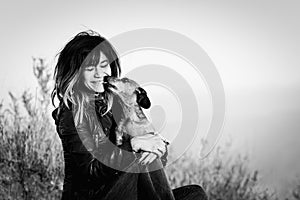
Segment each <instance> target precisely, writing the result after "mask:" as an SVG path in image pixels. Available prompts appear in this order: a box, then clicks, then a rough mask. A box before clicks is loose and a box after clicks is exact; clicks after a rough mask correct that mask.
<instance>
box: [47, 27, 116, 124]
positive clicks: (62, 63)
mask: <svg viewBox="0 0 300 200" xmlns="http://www.w3.org/2000/svg"><path fill="white" fill-rule="evenodd" d="M100 51H101V52H102V53H103V54H105V56H106V57H107V59H108V61H109V64H110V68H111V76H113V77H119V76H120V74H121V68H120V63H119V58H118V55H117V53H116V51H115V49H114V48H113V46H112V45H111V44H110V43H109V42H108V40H106V39H105V38H104V37H102V36H100V35H99V34H98V33H96V32H94V31H91V30H90V31H84V32H80V33H78V34H77V35H76V36H75V37H74V38H73V39H71V40H70V41H69V42H68V43H67V44H66V46H65V47H64V48H63V49H62V51H61V52H60V53H59V54H58V55H59V57H58V61H57V64H56V66H55V71H54V79H55V86H54V89H53V91H52V93H51V99H52V104H53V105H54V106H55V104H54V98H55V96H57V98H58V100H59V101H60V102H63V103H64V104H65V105H66V106H67V107H68V108H69V103H68V102H71V103H72V104H74V105H77V108H78V109H77V111H76V113H75V122H76V124H77V123H78V122H80V121H81V119H82V115H83V107H84V106H85V105H84V103H88V102H89V99H88V95H87V93H86V91H85V90H83V88H84V86H83V84H82V77H81V74H82V71H83V68H84V66H86V65H97V64H98V62H99V59H100ZM111 104H112V96H111V95H109V96H108V109H107V111H108V110H109V109H110V108H111Z"/></svg>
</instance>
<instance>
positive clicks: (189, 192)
mask: <svg viewBox="0 0 300 200" xmlns="http://www.w3.org/2000/svg"><path fill="white" fill-rule="evenodd" d="M173 194H174V197H175V199H176V200H207V199H208V198H207V195H206V194H205V192H204V190H203V189H202V187H201V186H199V185H186V186H182V187H179V188H175V189H173Z"/></svg>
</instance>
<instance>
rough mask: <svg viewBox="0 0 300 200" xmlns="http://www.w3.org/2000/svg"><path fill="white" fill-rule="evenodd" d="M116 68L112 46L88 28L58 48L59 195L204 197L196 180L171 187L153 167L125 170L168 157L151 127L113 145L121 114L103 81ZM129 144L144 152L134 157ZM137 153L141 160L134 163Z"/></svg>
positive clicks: (55, 93)
mask: <svg viewBox="0 0 300 200" xmlns="http://www.w3.org/2000/svg"><path fill="white" fill-rule="evenodd" d="M120 73H121V68H120V64H119V59H118V56H117V54H116V51H115V50H114V48H113V47H112V45H111V44H110V43H109V42H108V41H107V40H106V39H105V38H103V37H102V36H100V35H99V34H97V33H95V32H92V31H90V32H81V33H79V34H77V35H76V36H75V37H74V38H73V39H72V40H71V41H69V42H68V43H67V44H66V46H65V47H64V48H63V50H62V51H61V52H60V54H59V57H58V61H57V65H56V67H55V73H54V77H55V87H54V89H53V92H52V101H53V102H54V98H55V97H57V98H58V100H59V106H58V108H56V109H55V110H54V111H53V113H52V116H53V118H54V120H55V124H56V130H57V132H58V134H59V137H60V139H61V141H62V146H63V151H64V162H65V171H64V172H65V177H64V186H63V194H62V199H72V200H73V199H116V200H117V199H123V200H126V199H128V200H129V199H130V200H134V199H174V196H175V199H205V198H206V196H205V193H204V191H203V190H202V188H201V187H200V186H197V185H190V186H185V187H181V188H177V189H174V190H173V191H172V190H170V189H169V185H168V182H167V181H166V177H164V173H159V172H155V173H156V174H155V176H156V180H151V178H149V175H148V174H147V173H131V172H124V170H125V169H127V170H129V168H130V170H131V171H135V172H136V170H138V168H139V167H138V166H141V165H144V166H146V165H149V164H151V163H152V162H153V160H155V159H156V158H162V157H166V153H167V146H166V144H165V142H164V141H163V140H162V138H161V137H160V136H159V135H157V134H155V135H154V134H150V133H149V134H147V135H146V136H139V137H134V138H127V139H125V140H124V141H123V144H122V145H121V146H116V145H114V143H113V141H114V135H115V134H114V129H115V127H116V121H118V120H117V118H118V117H119V116H116V115H118V114H115V113H114V114H113V113H112V106H113V102H114V101H113V98H114V97H113V96H112V94H111V93H110V92H109V91H108V90H106V88H105V87H104V85H105V84H103V83H104V77H105V76H113V77H119V76H120ZM133 150H134V151H142V152H143V153H142V154H141V156H140V157H137V156H136V154H134V153H133ZM137 158H138V161H139V163H140V165H132V163H134V161H136V159H137ZM135 168H136V169H135ZM157 183H158V184H159V185H157Z"/></svg>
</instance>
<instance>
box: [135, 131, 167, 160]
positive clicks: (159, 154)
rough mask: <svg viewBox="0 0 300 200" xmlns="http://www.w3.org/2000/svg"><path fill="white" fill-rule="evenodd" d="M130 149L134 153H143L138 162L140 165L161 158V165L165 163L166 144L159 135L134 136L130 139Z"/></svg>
mask: <svg viewBox="0 0 300 200" xmlns="http://www.w3.org/2000/svg"><path fill="white" fill-rule="evenodd" d="M131 144H132V149H133V150H134V151H136V152H138V151H140V150H141V151H144V152H143V153H142V156H141V158H140V159H139V162H141V163H142V164H149V163H151V162H153V161H154V160H155V159H156V158H161V161H162V163H163V165H164V166H165V165H166V162H167V155H168V152H167V145H168V144H169V142H167V141H166V140H165V139H164V138H162V137H161V136H160V135H159V134H146V135H143V136H136V137H133V138H132V139H131Z"/></svg>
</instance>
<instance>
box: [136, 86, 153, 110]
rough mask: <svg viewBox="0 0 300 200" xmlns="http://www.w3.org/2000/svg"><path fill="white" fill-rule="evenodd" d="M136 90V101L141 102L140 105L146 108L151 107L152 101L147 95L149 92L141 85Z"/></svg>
mask: <svg viewBox="0 0 300 200" xmlns="http://www.w3.org/2000/svg"><path fill="white" fill-rule="evenodd" d="M135 91H136V102H137V103H138V104H139V106H141V107H142V108H145V109H148V108H150V106H151V102H150V99H149V98H148V96H147V92H146V91H145V90H144V89H143V88H141V87H138V88H137V89H136V90H135Z"/></svg>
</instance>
